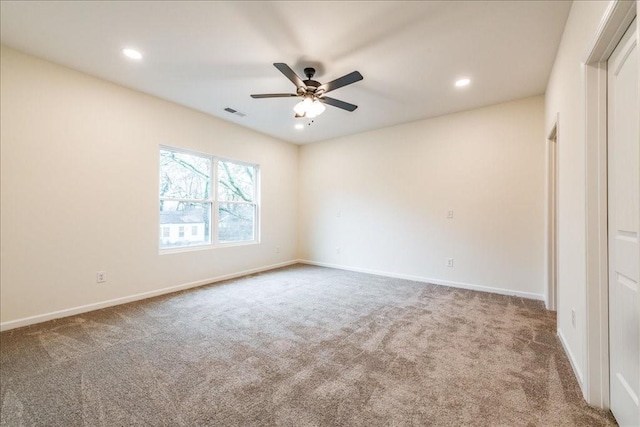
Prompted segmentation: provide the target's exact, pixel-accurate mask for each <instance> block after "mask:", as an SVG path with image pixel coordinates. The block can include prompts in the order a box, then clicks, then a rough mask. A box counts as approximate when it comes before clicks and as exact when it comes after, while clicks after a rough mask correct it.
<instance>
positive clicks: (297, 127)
mask: <svg viewBox="0 0 640 427" xmlns="http://www.w3.org/2000/svg"><path fill="white" fill-rule="evenodd" d="M295 128H296V129H304V125H303V124H302V123H298V124H296V126H295Z"/></svg>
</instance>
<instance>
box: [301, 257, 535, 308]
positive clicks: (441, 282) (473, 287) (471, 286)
mask: <svg viewBox="0 0 640 427" xmlns="http://www.w3.org/2000/svg"><path fill="white" fill-rule="evenodd" d="M298 262H299V263H301V264H309V265H317V266H319V267H329V268H336V269H339V270H348V271H356V272H358V273H368V274H375V275H376V276H384V277H393V278H396V279H406V280H412V281H414V282H424V283H431V284H433V285H442V286H450V287H452V288H460V289H470V290H472V291H480V292H490V293H494V294H500V295H510V296H517V297H522V298H528V299H534V300H539V301H544V295H543V294H534V293H532V292H520V291H513V290H511V289H504V288H496V287H492V286H485V285H476V284H473V283H462V282H452V281H449V280H440V279H432V278H429V277H422V276H412V275H409V274H400V273H389V272H387V271H379V270H371V269H368V268H358V267H348V266H345V265H339V264H329V263H326V262H316V261H309V260H306V259H299V260H298Z"/></svg>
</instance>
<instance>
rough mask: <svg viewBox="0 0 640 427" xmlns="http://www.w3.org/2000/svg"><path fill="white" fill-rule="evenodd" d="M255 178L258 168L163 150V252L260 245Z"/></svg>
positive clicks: (175, 150) (161, 237)
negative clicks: (175, 249)
mask: <svg viewBox="0 0 640 427" xmlns="http://www.w3.org/2000/svg"><path fill="white" fill-rule="evenodd" d="M257 174H258V166H257V165H253V164H248V163H242V162H238V161H234V160H227V159H219V158H217V157H214V156H209V155H204V154H197V153H192V152H188V151H184V150H179V149H174V148H170V147H161V148H160V227H161V233H160V248H161V249H172V248H180V247H186V246H198V245H199V246H201V245H223V244H228V243H234V242H235V243H238V242H257V241H258V222H259V221H258V218H259V215H258V203H257V201H258V176H257ZM187 227H190V230H191V233H190V234H186V233H185V229H187ZM172 230H173V231H172Z"/></svg>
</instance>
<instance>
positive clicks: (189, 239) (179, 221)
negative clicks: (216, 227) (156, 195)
mask: <svg viewBox="0 0 640 427" xmlns="http://www.w3.org/2000/svg"><path fill="white" fill-rule="evenodd" d="M210 212H211V203H186V202H175V201H169V200H161V201H160V230H161V231H162V234H161V235H160V247H161V248H163V249H167V248H178V247H182V246H196V245H204V244H208V243H209V241H210V232H209V230H210V227H211V224H210V222H211V220H210V218H211V213H210ZM185 227H190V228H191V231H192V232H191V233H185ZM166 230H169V231H168V232H167V231H166ZM193 231H196V232H195V234H194V233H193Z"/></svg>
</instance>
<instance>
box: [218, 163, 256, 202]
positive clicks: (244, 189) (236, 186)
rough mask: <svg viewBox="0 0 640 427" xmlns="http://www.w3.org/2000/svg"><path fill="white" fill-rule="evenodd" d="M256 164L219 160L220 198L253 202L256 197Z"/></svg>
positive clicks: (222, 199) (227, 200)
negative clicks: (248, 164)
mask: <svg viewBox="0 0 640 427" xmlns="http://www.w3.org/2000/svg"><path fill="white" fill-rule="evenodd" d="M255 172H256V169H255V167H254V166H247V165H242V164H238V163H233V162H225V161H219V162H218V198H219V200H221V201H226V202H230V201H238V202H253V200H254V198H255V194H254V192H255Z"/></svg>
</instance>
